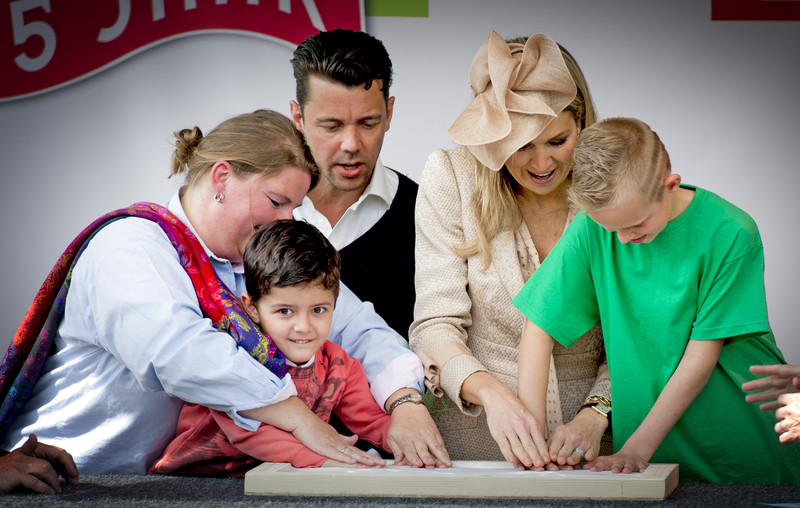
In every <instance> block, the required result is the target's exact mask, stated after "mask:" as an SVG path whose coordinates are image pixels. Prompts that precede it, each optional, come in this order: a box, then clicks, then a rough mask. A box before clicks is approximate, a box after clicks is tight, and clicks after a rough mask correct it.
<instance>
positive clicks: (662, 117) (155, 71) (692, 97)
mask: <svg viewBox="0 0 800 508" xmlns="http://www.w3.org/2000/svg"><path fill="white" fill-rule="evenodd" d="M710 12H711V9H710V1H709V0H705V1H700V0H684V1H675V0H673V1H671V2H664V1H659V0H646V1H643V0H602V1H598V0H540V1H533V0H492V1H491V2H490V1H479V0H431V1H430V15H429V17H428V18H384V17H368V18H367V31H368V32H370V33H372V34H373V35H375V36H376V37H378V38H379V39H381V40H382V41H383V42H384V44H385V45H386V47H387V49H388V50H389V53H390V55H391V57H392V60H393V63H394V66H395V71H396V77H395V83H394V86H393V87H392V93H393V95H395V96H396V97H397V99H396V101H397V102H396V104H395V114H394V121H393V123H392V128H391V130H390V132H389V133H388V134H387V137H386V141H385V143H384V150H383V154H382V160H383V162H384V163H385V164H387V165H388V166H390V167H393V168H395V169H398V170H400V171H402V172H405V173H407V174H408V175H409V176H411V177H412V178H413V179H415V180H418V178H419V175H420V173H421V171H422V167H423V165H424V163H425V159H426V157H427V155H428V154H429V153H430V152H431V151H432V150H434V149H436V148H439V147H449V146H452V142H451V141H450V139H449V138H448V137H447V133H446V130H447V128H448V127H449V125H450V124H451V122H452V121H453V119H454V118H455V117H456V116H457V115H458V113H459V112H460V111H461V110H462V109H463V108H464V106H465V105H466V103H467V102H468V100H469V99H470V92H469V88H468V79H467V71H468V69H469V64H470V62H471V60H472V57H473V55H474V54H475V52H476V51H477V49H478V47H479V46H480V44H481V42H482V41H483V39H484V38H485V37H486V35H487V34H488V32H489V30H490V29H494V30H495V31H497V32H498V33H500V35H502V36H503V37H511V36H517V35H529V34H531V33H536V32H544V33H547V34H548V35H550V36H552V37H553V38H555V39H556V40H557V41H559V42H561V43H562V44H563V45H564V46H566V47H567V48H568V49H569V50H570V51H571V52H572V53H573V54H574V55H575V57H576V58H577V60H578V62H579V63H580V64H581V66H582V67H583V69H584V71H585V73H586V75H587V78H588V80H589V84H590V87H591V90H592V93H593V95H594V98H595V102H596V104H597V107H598V109H599V113H600V115H601V116H602V117H607V116H619V115H625V116H636V117H639V118H641V119H643V120H644V121H646V122H648V123H649V124H650V125H652V126H653V128H654V129H655V130H657V131H658V133H659V135H660V136H661V138H662V139H663V140H664V142H665V144H666V146H667V149H668V150H669V151H670V154H671V157H672V161H673V168H674V170H675V172H677V173H680V174H681V175H682V176H683V178H684V181H685V182H687V183H692V184H696V185H699V186H702V187H705V188H708V189H710V190H713V191H715V192H717V193H718V194H721V195H722V196H723V197H725V198H727V199H728V200H730V201H732V202H733V203H735V204H737V205H739V206H741V207H742V208H744V209H745V210H747V211H748V212H749V213H750V214H751V215H752V216H753V217H754V218H755V219H756V221H757V222H758V224H759V226H760V228H761V233H762V237H763V240H764V243H765V250H766V287H767V294H768V304H769V310H770V320H771V323H772V326H773V329H774V331H775V334H776V337H777V340H778V344H779V345H780V347H781V348H782V349H783V351H784V353H785V355H786V357H787V360H788V361H789V362H790V363H800V344H798V341H797V340H796V336H797V330H798V325H800V306H798V303H797V302H798V300H800V268H798V263H797V262H796V260H795V257H796V252H797V250H796V249H798V245H799V244H800V228H798V226H797V225H796V224H795V223H794V222H793V220H792V219H791V216H787V215H786V214H787V213H790V214H791V213H792V212H790V211H789V210H791V207H792V206H793V205H792V203H796V202H797V201H798V199H797V197H796V196H797V192H798V189H800V167H799V166H800V164H798V162H797V157H798V155H800V152H799V151H798V145H800V127H798V118H800V101H798V100H797V90H798V89H800V82H799V81H798V77H800V69H799V68H798V67H800V62H799V60H798V56H797V48H798V47H800V29H799V28H800V25H798V23H797V22H712V21H710V17H711V16H710ZM291 53H292V48H291V47H289V46H288V45H282V44H279V43H276V42H274V41H271V40H265V39H263V38H257V37H253V36H249V35H239V34H205V35H197V36H192V37H187V38H184V39H180V40H176V41H172V42H169V43H166V44H164V45H160V46H157V47H155V48H153V49H150V50H148V51H145V52H144V53H142V54H139V55H137V56H135V57H133V58H131V59H129V60H127V61H125V62H123V63H122V64H120V65H118V66H115V67H113V68H111V69H109V70H107V71H105V72H102V73H100V74H98V75H96V76H94V77H91V78H89V79H87V80H84V81H82V82H79V83H77V84H74V85H71V86H68V87H65V88H63V89H60V90H56V91H54V92H50V93H47V94H43V95H40V96H36V97H33V98H29V99H25V100H20V101H14V102H9V103H0V125H2V136H0V155H2V162H1V163H0V164H2V194H1V195H0V231H2V238H3V239H2V242H0V260H2V263H1V264H0V270H2V273H0V280H2V283H3V288H4V291H3V296H2V306H0V347H2V348H3V350H4V349H5V347H6V346H7V344H8V343H9V342H10V340H11V338H12V336H13V334H14V332H15V331H16V328H17V326H18V324H19V322H20V320H21V319H22V316H23V315H24V313H25V310H26V309H27V307H28V305H29V304H30V302H31V300H32V298H33V296H34V295H35V293H36V291H37V289H38V287H39V285H40V284H41V282H42V281H43V280H44V277H45V275H46V274H47V272H48V271H49V270H50V268H51V267H52V265H53V263H54V262H55V260H56V259H57V258H58V256H59V255H60V253H61V252H62V250H63V249H64V248H65V247H66V245H67V244H68V243H69V241H71V240H72V238H73V237H74V236H75V235H76V234H77V233H78V232H79V231H80V230H81V229H83V227H85V226H86V225H87V224H88V223H89V222H91V221H92V220H94V219H95V218H97V217H98V216H100V215H101V214H103V213H105V212H107V211H110V210H112V209H116V208H120V207H122V206H124V205H127V204H130V203H132V202H134V201H141V200H152V201H157V202H163V201H166V200H167V199H168V198H169V197H170V196H171V194H172V192H173V191H174V189H176V188H177V186H178V184H179V183H180V182H177V181H171V180H168V179H167V175H168V173H169V169H168V164H169V157H170V154H171V148H172V146H171V139H172V132H173V131H175V130H178V129H180V128H183V127H191V126H194V125H199V126H200V127H201V128H203V129H204V130H208V129H210V128H211V127H213V126H214V125H216V124H217V123H219V122H220V121H222V120H223V119H225V118H227V117H229V116H232V115H234V114H238V113H243V112H247V111H251V110H254V109H258V108H271V109H275V110H278V111H280V112H282V113H284V114H288V112H289V107H288V103H289V100H290V99H292V98H293V97H294V81H293V79H292V73H291V66H290V64H289V59H290V58H291Z"/></svg>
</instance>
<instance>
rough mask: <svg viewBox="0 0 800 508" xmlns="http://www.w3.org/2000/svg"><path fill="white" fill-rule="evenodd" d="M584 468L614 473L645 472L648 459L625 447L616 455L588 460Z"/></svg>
mask: <svg viewBox="0 0 800 508" xmlns="http://www.w3.org/2000/svg"><path fill="white" fill-rule="evenodd" d="M623 448H624V447H623ZM583 469H589V470H592V471H611V472H612V473H644V470H645V469H647V461H646V460H644V459H643V458H641V457H638V456H636V455H634V454H633V453H627V452H625V451H624V449H623V450H620V451H619V452H617V453H615V454H614V455H604V456H602V457H597V458H596V459H595V460H593V461H591V462H587V463H586V465H585V466H583Z"/></svg>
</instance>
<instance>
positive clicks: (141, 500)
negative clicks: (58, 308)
mask: <svg viewBox="0 0 800 508" xmlns="http://www.w3.org/2000/svg"><path fill="white" fill-rule="evenodd" d="M420 496H424V493H423V492H420ZM661 505H665V506H681V507H684V506H698V507H700V506H702V507H706V506H712V507H716V508H723V507H729V506H756V507H758V506H797V507H800V486H796V485H787V486H775V485H709V484H702V485H700V484H680V485H679V486H678V487H677V488H676V489H675V491H674V492H673V493H672V495H671V496H670V497H669V498H668V499H667V500H665V501H661V502H643V501H587V500H569V499H555V500H553V499H550V500H537V499H438V498H426V497H419V498H392V497H387V498H364V497H262V496H246V495H244V480H243V479H238V478H188V477H187V478H179V477H169V476H135V475H85V476H82V477H81V480H80V484H79V485H65V484H64V485H63V492H62V493H60V494H52V495H41V494H31V493H27V492H19V493H17V492H14V493H11V494H6V495H5V496H2V495H0V506H2V507H9V508H12V507H26V508H29V507H36V506H42V507H48V508H50V507H61V506H65V507H68V506H92V507H95V506H104V507H105V506H108V507H115V506H120V507H123V506H126V507H127V506H141V507H157V508H163V507H166V506H169V507H173V506H177V507H183V506H185V507H187V508H188V507H200V508H203V507H217V506H219V507H222V506H224V507H239V506H274V507H281V508H284V507H285V508H294V507H297V508H300V507H302V508H313V507H321V506H325V507H329V506H342V507H367V506H369V507H373V506H376V507H408V506H426V507H477V506H481V507H483V506H488V507H495V506H497V507H499V506H541V507H545V506H553V507H556V506H557V507H559V508H561V507H578V506H580V507H584V506H588V507H605V506H615V507H616V506H648V507H652V506H661Z"/></svg>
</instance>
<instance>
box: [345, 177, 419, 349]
mask: <svg viewBox="0 0 800 508" xmlns="http://www.w3.org/2000/svg"><path fill="white" fill-rule="evenodd" d="M392 171H394V170H392ZM395 173H397V172H396V171H395ZM397 174H398V176H399V177H400V184H399V186H398V188H397V194H395V196H394V200H393V201H392V204H391V206H390V207H389V209H388V210H387V211H386V213H384V214H383V217H381V218H380V220H378V222H377V223H375V225H374V226H372V228H370V230H369V231H367V232H366V233H364V234H363V235H361V236H360V237H359V238H357V239H356V240H355V241H353V242H352V243H351V244H349V245H347V246H346V247H344V248H342V249H341V250H339V255H340V256H341V257H342V281H343V282H344V283H345V285H346V286H347V287H348V288H350V289H351V290H352V291H353V293H355V294H356V296H358V297H359V298H360V299H361V300H364V301H367V302H372V304H373V305H374V306H375V310H376V311H377V313H378V314H379V315H380V316H381V317H382V318H383V319H385V320H386V323H388V325H389V326H390V327H392V328H393V329H394V330H395V331H396V332H397V333H399V334H400V335H402V336H403V337H404V338H405V339H406V340H408V328H409V327H410V326H411V322H412V321H413V319H414V299H415V298H416V293H415V291H414V205H415V203H416V201H417V188H418V187H419V186H418V185H417V184H416V182H414V181H413V180H411V179H410V178H408V177H407V176H404V175H401V174H400V173H397Z"/></svg>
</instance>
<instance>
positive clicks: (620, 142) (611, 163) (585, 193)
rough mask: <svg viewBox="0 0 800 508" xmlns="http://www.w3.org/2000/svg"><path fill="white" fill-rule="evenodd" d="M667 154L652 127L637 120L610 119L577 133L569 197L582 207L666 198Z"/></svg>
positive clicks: (606, 205)
mask: <svg viewBox="0 0 800 508" xmlns="http://www.w3.org/2000/svg"><path fill="white" fill-rule="evenodd" d="M670 171H671V164H670V161H669V154H668V153H667V150H666V148H665V147H664V144H663V143H662V142H661V139H660V138H659V137H658V134H656V133H655V132H654V131H653V130H652V129H651V128H650V126H649V125H647V124H646V123H644V122H642V121H641V120H637V119H635V118H607V119H605V120H601V121H599V122H597V123H595V124H594V125H591V126H589V127H587V128H586V129H584V130H583V131H582V132H581V133H580V135H579V136H578V143H577V145H576V146H575V151H574V154H573V165H572V185H571V186H570V188H569V190H568V196H569V199H570V201H571V202H572V204H573V205H574V206H575V207H576V208H579V209H583V210H587V211H594V210H599V209H601V208H606V207H608V206H617V205H619V204H621V203H623V202H626V201H628V200H629V199H631V198H632V197H633V196H638V197H640V198H641V199H642V203H643V204H650V203H654V202H656V201H659V200H661V199H663V197H664V185H663V179H664V176H665V175H667V174H669V173H670Z"/></svg>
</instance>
